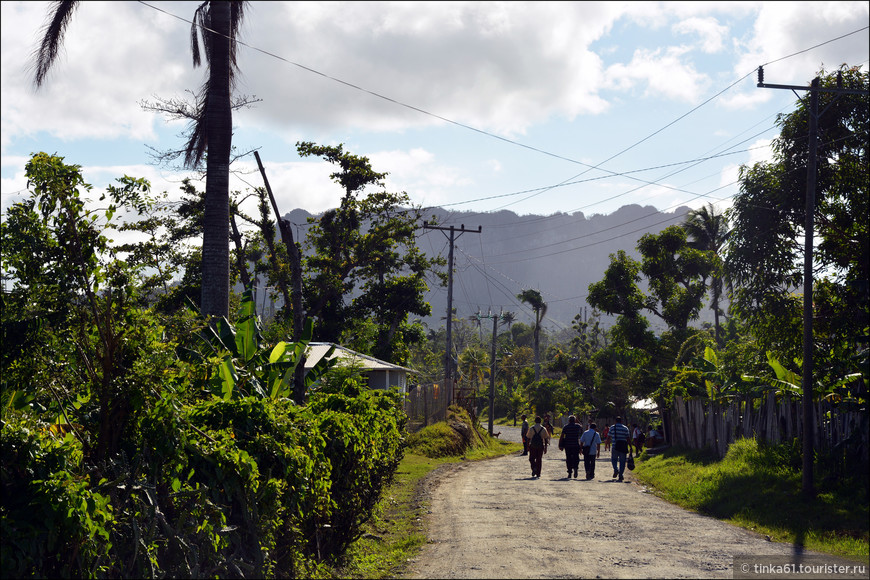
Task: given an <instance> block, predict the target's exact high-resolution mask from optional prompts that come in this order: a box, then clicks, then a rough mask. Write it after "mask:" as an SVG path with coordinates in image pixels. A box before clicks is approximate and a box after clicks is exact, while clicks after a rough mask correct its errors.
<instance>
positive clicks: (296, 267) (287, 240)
mask: <svg viewBox="0 0 870 580" xmlns="http://www.w3.org/2000/svg"><path fill="white" fill-rule="evenodd" d="M254 157H255V158H256V159H257V167H259V168H260V174H261V175H262V176H263V183H264V184H265V186H266V193H268V194H269V200H270V201H271V202H272V211H274V212H275V220H277V222H278V231H280V232H281V239H282V240H283V241H284V245H285V246H286V247H287V257H288V258H290V285H291V288H292V289H291V291H290V300H291V304H290V306H291V308H292V309H293V340H297V341H298V340H302V326H303V324H304V320H305V319H304V317H303V312H302V253H301V252H300V251H299V248H298V246H296V243H295V242H294V241H293V230H291V229H290V222H288V221H287V220H285V219H284V218H283V217H281V213H280V212H279V211H278V204H277V203H276V202H275V196H274V195H273V194H272V187H271V186H270V185H269V178H268V177H266V170H265V169H264V168H263V162H262V161H260V153H259V152H257V151H254ZM279 284H281V285H282V286H284V283H283V282H279ZM286 293H287V291H286V288H284V294H285V296H286ZM293 398H294V400H295V401H296V403H297V404H299V405H301V404H302V403H304V401H305V353H304V352H303V353H302V357H301V358H300V360H299V364H298V365H297V366H296V370H295V371H294V373H293Z"/></svg>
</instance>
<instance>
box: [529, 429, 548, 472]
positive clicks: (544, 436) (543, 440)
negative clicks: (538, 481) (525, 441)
mask: <svg viewBox="0 0 870 580" xmlns="http://www.w3.org/2000/svg"><path fill="white" fill-rule="evenodd" d="M527 435H528V437H529V463H531V464H532V477H541V463H542V459H543V456H544V453H546V452H547V446H548V445H549V444H550V432H549V431H547V429H546V428H544V426H543V425H541V417H540V416H538V417H535V424H534V425H532V426H531V427H529V431H528V433H527Z"/></svg>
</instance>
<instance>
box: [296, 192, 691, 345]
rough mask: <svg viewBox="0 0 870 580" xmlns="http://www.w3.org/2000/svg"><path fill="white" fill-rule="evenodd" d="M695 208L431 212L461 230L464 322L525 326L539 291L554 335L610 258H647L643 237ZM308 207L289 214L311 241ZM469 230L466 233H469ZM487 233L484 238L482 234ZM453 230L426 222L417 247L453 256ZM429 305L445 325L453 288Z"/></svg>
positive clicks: (458, 301)
mask: <svg viewBox="0 0 870 580" xmlns="http://www.w3.org/2000/svg"><path fill="white" fill-rule="evenodd" d="M689 210H690V208H688V207H685V206H682V207H679V208H677V209H676V210H674V211H673V212H660V211H659V210H657V209H656V208H654V207H652V206H640V205H636V204H632V205H626V206H623V207H621V208H619V209H618V210H617V211H615V212H613V213H611V214H607V215H602V214H595V215H591V216H589V217H587V216H586V215H584V214H583V213H582V212H577V213H574V214H566V213H558V214H554V215H549V216H541V215H517V214H515V213H514V212H511V211H507V210H503V211H499V212H495V213H477V212H456V211H448V210H445V209H442V208H431V209H429V210H427V211H426V212H425V213H424V214H423V219H424V220H426V221H427V222H428V223H429V224H433V223H434V224H437V225H438V226H439V227H443V228H449V227H450V226H454V227H455V228H456V231H455V233H454V242H455V250H454V256H453V259H454V268H455V269H454V275H453V307H454V309H455V312H456V316H457V317H459V318H468V317H469V316H472V315H474V314H476V313H477V312H478V311H481V312H483V313H484V314H485V313H486V312H487V311H488V310H489V309H490V308H491V309H492V310H493V311H494V312H499V311H501V310H502V309H503V310H504V311H512V312H514V314H515V316H516V320H517V321H519V322H526V323H528V322H530V321H531V320H533V318H532V314H531V310H530V309H529V308H528V306H527V305H524V304H522V303H520V302H519V300H517V298H516V295H517V294H518V293H519V292H520V291H521V290H523V289H526V288H535V289H539V290H540V291H541V295H542V296H543V298H544V300H545V301H546V302H547V304H548V309H547V316H546V323H545V326H547V327H550V328H552V329H554V330H555V329H557V328H565V327H569V326H570V325H571V321H572V320H573V318H574V316H576V315H577V314H578V313H580V312H581V310H582V309H583V308H584V307H586V308H587V311H588V310H591V309H589V307H588V306H587V305H586V302H585V299H586V295H587V293H588V287H589V284H591V283H593V282H597V281H599V280H601V279H602V277H603V275H604V271H605V269H606V268H607V266H608V265H609V263H610V254H613V253H616V252H617V251H618V250H624V251H625V252H626V253H628V254H629V255H630V256H632V257H635V258H637V257H639V253H638V252H637V249H636V245H637V241H638V240H639V239H640V237H641V236H643V235H644V234H647V233H659V232H661V231H662V230H663V229H664V228H666V227H668V226H671V225H677V224H680V223H682V222H683V220H684V219H685V216H686V214H687V213H688V212H689ZM311 217H316V215H315V214H311V213H309V212H307V211H305V210H303V209H296V210H293V211H292V212H290V213H288V214H285V218H286V219H288V220H289V221H290V222H291V224H293V226H294V230H295V231H296V232H297V233H298V236H297V240H300V239H304V234H305V231H306V229H307V228H306V227H305V224H307V222H308V218H311ZM462 226H464V227H465V230H466V231H465V232H464V233H461V234H460V229H461V227H462ZM478 227H480V230H481V231H480V233H478V231H477V230H478ZM448 239H449V232H448V231H443V230H436V229H427V228H424V227H423V224H422V223H421V224H420V230H419V232H418V240H417V244H418V246H419V247H420V249H421V250H422V251H424V252H426V253H427V254H428V255H430V256H435V255H441V256H443V257H445V258H446V257H447V255H448V250H449V242H448ZM426 299H427V300H428V301H429V303H430V304H431V305H432V315H431V316H429V317H428V318H427V319H425V320H424V322H425V323H426V324H427V325H428V326H429V328H433V329H434V328H438V327H439V326H441V325H442V324H443V318H444V317H445V316H446V312H447V288H446V287H444V286H440V285H438V284H437V282H436V281H435V280H434V279H433V280H432V281H431V283H430V289H429V292H428V293H427V295H426Z"/></svg>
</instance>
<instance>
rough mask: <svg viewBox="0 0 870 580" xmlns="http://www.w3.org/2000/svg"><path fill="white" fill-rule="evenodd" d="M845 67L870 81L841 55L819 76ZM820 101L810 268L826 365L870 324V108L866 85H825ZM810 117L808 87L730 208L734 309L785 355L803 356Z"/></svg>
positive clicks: (855, 81)
mask: <svg viewBox="0 0 870 580" xmlns="http://www.w3.org/2000/svg"><path fill="white" fill-rule="evenodd" d="M838 75H841V76H842V79H843V86H845V87H851V88H863V89H864V90H865V91H866V90H867V87H868V85H870V75H868V73H867V72H866V71H862V70H861V69H860V67H854V68H850V67H847V66H845V65H844V66H842V67H840V69H839V70H838V71H836V72H830V73H829V72H826V71H824V70H822V71H820V72H819V77H820V81H821V86H823V87H829V88H830V87H835V86H836V83H837V76H838ZM819 111H820V115H819V119H818V122H819V146H818V176H817V177H818V181H817V183H816V203H815V209H816V214H815V220H814V222H815V229H816V231H815V234H814V236H815V239H816V240H817V242H818V244H817V247H816V248H815V250H814V251H813V262H814V264H813V269H814V272H817V273H820V274H817V280H816V287H815V291H814V295H813V302H814V304H815V309H816V312H815V314H814V320H818V323H817V324H814V331H815V330H818V332H815V337H814V340H815V341H816V343H817V345H818V347H817V349H816V352H817V353H818V357H819V360H818V361H817V363H816V365H817V367H818V368H819V369H824V368H826V367H829V366H839V365H841V364H842V362H843V361H845V360H848V359H849V358H850V356H851V354H853V353H854V352H855V350H856V348H857V347H858V344H857V343H858V341H859V340H860V341H866V337H867V327H868V325H870V303H868V294H867V280H868V278H870V241H868V240H870V235H868V234H870V232H868V222H867V220H866V219H862V218H863V216H865V215H867V214H868V212H870V208H868V203H870V202H868V200H870V195H868V190H870V175H868V172H867V170H866V160H867V149H868V144H870V113H868V111H870V109H868V103H867V96H866V93H865V94H864V95H847V94H834V93H827V92H825V93H819ZM808 118H809V96H808V95H807V97H806V98H803V99H801V100H800V101H799V102H798V103H797V107H796V109H795V110H794V111H793V112H791V113H788V114H784V115H781V116H780V117H779V118H778V120H777V124H778V125H779V126H780V128H781V133H780V136H779V137H778V138H777V139H776V140H775V141H774V143H773V148H774V158H773V160H772V161H770V162H763V163H757V164H755V165H753V166H742V167H741V170H740V182H741V185H740V193H739V194H738V195H737V196H736V197H735V199H734V205H733V208H732V209H731V210H730V211H729V217H730V219H731V221H732V224H733V230H732V235H731V237H730V238H729V241H728V244H727V260H726V271H727V274H728V275H729V276H730V278H731V279H732V280H733V282H734V284H735V294H734V302H733V306H734V309H735V312H736V313H737V314H739V315H740V316H742V317H743V318H744V319H745V320H746V321H748V322H749V323H750V324H751V326H752V330H753V333H754V334H755V335H756V337H757V338H758V340H759V341H761V343H762V344H761V346H762V349H763V350H771V351H773V352H774V353H775V355H776V356H777V357H778V358H780V359H784V360H793V359H794V358H795V357H798V356H801V338H802V333H801V332H800V326H801V307H800V300H799V299H797V298H796V297H794V296H792V294H791V293H792V292H799V291H800V288H801V285H802V280H803V262H804V255H803V254H804V244H803V237H804V233H803V225H804V224H805V223H806V219H805V217H806V215H805V214H806V203H805V200H806V185H807V184H806V179H807V175H806V161H807V155H808V147H807V142H806V136H807V130H808V129H807V127H808ZM865 344H866V342H865Z"/></svg>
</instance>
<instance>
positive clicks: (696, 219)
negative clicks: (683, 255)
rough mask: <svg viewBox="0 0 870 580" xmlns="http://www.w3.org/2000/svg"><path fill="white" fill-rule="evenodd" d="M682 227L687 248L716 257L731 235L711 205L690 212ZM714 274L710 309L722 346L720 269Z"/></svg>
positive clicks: (724, 218) (717, 340)
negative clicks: (687, 243) (685, 235)
mask: <svg viewBox="0 0 870 580" xmlns="http://www.w3.org/2000/svg"><path fill="white" fill-rule="evenodd" d="M682 227H683V230H684V231H685V232H686V234H687V235H688V236H689V238H691V239H690V240H689V246H691V247H692V248H695V249H696V250H701V251H706V252H712V253H713V254H714V255H715V256H717V257H718V256H719V252H720V250H721V249H722V246H723V245H724V244H725V242H726V241H727V240H728V236H729V235H730V234H731V232H730V230H729V229H728V218H726V217H725V214H723V213H721V212H719V213H717V212H716V209H715V208H714V207H713V204H712V203H709V204H707V205H706V206H703V207H700V208H698V209H693V210H691V211H690V212H689V213H688V215H687V216H686V221H685V222H683V224H682ZM714 272H715V273H714V274H713V277H712V279H711V282H710V287H711V290H712V291H713V299H712V300H711V301H710V307H711V308H712V309H713V316H714V324H715V333H716V344H717V345H718V346H722V338H721V336H720V334H721V329H720V326H719V300H720V298H721V297H722V284H723V279H722V274H721V272H722V269H721V267H717V268H716V269H715V270H714Z"/></svg>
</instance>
